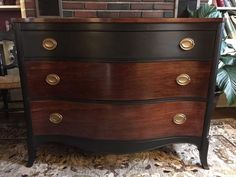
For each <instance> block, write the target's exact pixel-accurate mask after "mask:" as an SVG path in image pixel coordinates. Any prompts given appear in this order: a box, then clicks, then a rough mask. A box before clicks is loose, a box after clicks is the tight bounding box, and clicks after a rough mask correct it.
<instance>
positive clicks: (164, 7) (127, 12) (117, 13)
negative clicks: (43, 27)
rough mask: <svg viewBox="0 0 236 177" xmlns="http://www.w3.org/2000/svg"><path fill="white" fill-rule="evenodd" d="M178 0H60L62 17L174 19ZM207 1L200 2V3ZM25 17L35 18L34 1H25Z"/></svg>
mask: <svg viewBox="0 0 236 177" xmlns="http://www.w3.org/2000/svg"><path fill="white" fill-rule="evenodd" d="M178 1H179V0H62V8H61V12H62V13H61V14H62V15H61V16H62V17H112V18H117V17H144V18H145V17H174V16H175V9H176V8H178V7H177V6H178V3H176V2H178ZM207 1H208V0H202V1H201V2H202V3H205V2H207ZM25 9H26V17H36V16H37V15H36V3H35V0H25Z"/></svg>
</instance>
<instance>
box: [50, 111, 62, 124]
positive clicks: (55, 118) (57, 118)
mask: <svg viewBox="0 0 236 177" xmlns="http://www.w3.org/2000/svg"><path fill="white" fill-rule="evenodd" d="M62 119H63V116H62V115H61V114H59V113H52V114H50V116H49V121H50V122H51V123H53V124H59V123H61V122H62Z"/></svg>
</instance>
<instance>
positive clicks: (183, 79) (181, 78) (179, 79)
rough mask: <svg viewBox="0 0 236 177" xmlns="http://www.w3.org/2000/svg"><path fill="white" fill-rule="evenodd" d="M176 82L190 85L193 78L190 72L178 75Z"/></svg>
mask: <svg viewBox="0 0 236 177" xmlns="http://www.w3.org/2000/svg"><path fill="white" fill-rule="evenodd" d="M176 82H177V84H179V85H188V84H189V83H190V82H191V78H190V76H189V75H188V74H180V75H179V76H177V78H176Z"/></svg>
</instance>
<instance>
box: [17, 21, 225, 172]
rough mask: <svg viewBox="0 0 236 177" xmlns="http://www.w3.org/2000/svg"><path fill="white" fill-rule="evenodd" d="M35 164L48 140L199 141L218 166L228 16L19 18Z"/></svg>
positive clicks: (139, 145) (96, 146)
mask: <svg viewBox="0 0 236 177" xmlns="http://www.w3.org/2000/svg"><path fill="white" fill-rule="evenodd" d="M14 29H15V32H16V43H17V51H18V58H19V67H20V75H21V80H22V89H23V96H24V104H25V112H26V117H27V123H28V152H29V162H28V166H31V165H32V164H33V162H34V159H35V154H36V148H37V146H38V145H40V144H41V143H45V142H61V143H67V144H73V145H77V146H78V147H80V148H82V149H84V150H86V151H93V152H99V153H104V152H105V153H130V152H135V151H143V150H150V149H155V148H158V147H160V146H163V145H166V144H170V143H193V144H195V145H196V146H197V147H198V149H199V152H200V159H201V163H202V166H203V167H204V168H208V165H207V151H208V130H209V124H210V117H211V113H212V110H213V108H214V104H213V99H214V89H215V74H216V68H217V63H218V57H219V47H220V42H221V40H220V39H221V29H222V19H190V18H186V19H181V18H176V19H174V18H172V19H168V18H167V19H156V18H147V19H136V18H134V19H125V18H124V19H89V18H88V19H24V20H16V21H15V22H14Z"/></svg>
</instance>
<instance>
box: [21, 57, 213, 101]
mask: <svg viewBox="0 0 236 177" xmlns="http://www.w3.org/2000/svg"><path fill="white" fill-rule="evenodd" d="M210 65H211V61H162V62H153V63H95V62H90V63H87V62H76V61H65V62H63V61H43V62H42V61H41V62H40V61H26V62H25V67H26V70H27V73H26V75H27V77H26V78H27V83H28V88H29V96H30V98H31V99H42V98H44V99H45V98H64V99H89V100H144V99H158V98H175V97H201V98H206V97H207V91H208V84H207V83H208V82H209V75H210V69H209V68H210Z"/></svg>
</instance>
